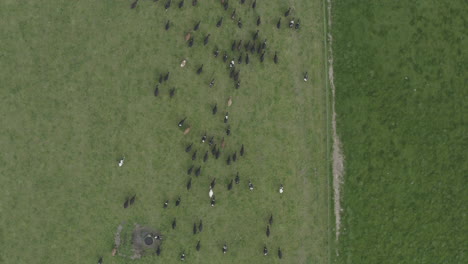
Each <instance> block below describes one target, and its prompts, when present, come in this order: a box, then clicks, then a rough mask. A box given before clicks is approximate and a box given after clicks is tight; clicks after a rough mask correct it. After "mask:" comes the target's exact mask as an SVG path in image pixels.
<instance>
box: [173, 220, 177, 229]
mask: <svg viewBox="0 0 468 264" xmlns="http://www.w3.org/2000/svg"><path fill="white" fill-rule="evenodd" d="M176 227H177V221H176V219H175V218H174V220H172V229H175V228H176Z"/></svg>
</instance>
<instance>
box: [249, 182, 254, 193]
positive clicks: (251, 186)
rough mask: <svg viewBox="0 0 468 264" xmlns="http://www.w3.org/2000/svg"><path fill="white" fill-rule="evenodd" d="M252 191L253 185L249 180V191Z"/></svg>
mask: <svg viewBox="0 0 468 264" xmlns="http://www.w3.org/2000/svg"><path fill="white" fill-rule="evenodd" d="M253 189H254V185H253V184H252V182H251V181H250V180H249V190H251V191H253Z"/></svg>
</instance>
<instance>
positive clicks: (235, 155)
mask: <svg viewBox="0 0 468 264" xmlns="http://www.w3.org/2000/svg"><path fill="white" fill-rule="evenodd" d="M236 160H237V152H234V154H232V161H234V162H236Z"/></svg>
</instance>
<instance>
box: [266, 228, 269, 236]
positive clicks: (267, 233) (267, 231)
mask: <svg viewBox="0 0 468 264" xmlns="http://www.w3.org/2000/svg"><path fill="white" fill-rule="evenodd" d="M266 235H267V237H270V226H268V225H267V229H266Z"/></svg>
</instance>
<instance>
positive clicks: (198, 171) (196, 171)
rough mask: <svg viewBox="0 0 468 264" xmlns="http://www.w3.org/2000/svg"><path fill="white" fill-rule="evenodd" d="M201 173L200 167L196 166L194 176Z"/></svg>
mask: <svg viewBox="0 0 468 264" xmlns="http://www.w3.org/2000/svg"><path fill="white" fill-rule="evenodd" d="M200 173H201V166H198V168H197V169H196V170H195V176H197V177H198V176H200Z"/></svg>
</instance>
